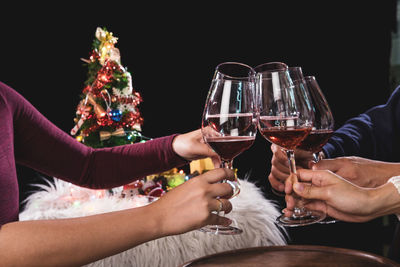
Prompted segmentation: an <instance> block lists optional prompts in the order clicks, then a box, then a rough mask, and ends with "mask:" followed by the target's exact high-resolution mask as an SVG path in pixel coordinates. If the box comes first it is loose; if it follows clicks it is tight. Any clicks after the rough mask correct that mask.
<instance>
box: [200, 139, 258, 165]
mask: <svg viewBox="0 0 400 267" xmlns="http://www.w3.org/2000/svg"><path fill="white" fill-rule="evenodd" d="M254 140H255V136H221V137H207V138H206V142H207V144H209V145H210V146H211V148H212V149H214V151H215V152H216V153H217V154H218V155H219V156H220V157H221V159H222V160H226V161H231V160H233V159H234V158H235V157H236V156H237V155H239V154H240V153H242V152H243V151H245V150H246V149H248V148H249V147H251V145H252V144H253V143H254Z"/></svg>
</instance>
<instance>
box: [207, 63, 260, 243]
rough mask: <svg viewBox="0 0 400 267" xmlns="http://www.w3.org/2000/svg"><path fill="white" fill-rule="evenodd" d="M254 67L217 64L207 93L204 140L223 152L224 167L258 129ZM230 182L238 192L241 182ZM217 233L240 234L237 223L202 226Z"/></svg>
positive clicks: (231, 161) (222, 163) (244, 148)
mask: <svg viewBox="0 0 400 267" xmlns="http://www.w3.org/2000/svg"><path fill="white" fill-rule="evenodd" d="M254 90H255V89H254V70H253V69H252V68H251V67H249V66H247V65H245V64H242V63H236V62H226V63H221V64H219V65H218V66H217V68H216V72H215V74H214V77H213V80H212V82H211V87H210V89H209V93H208V96H207V100H206V104H205V108H204V112H203V119H202V133H203V138H204V141H205V142H206V143H207V144H208V145H209V146H210V147H211V148H212V149H213V150H214V151H215V152H216V153H217V154H218V155H219V156H220V158H221V166H220V167H221V168H229V169H232V168H233V166H232V164H233V159H234V158H235V157H236V156H238V155H239V154H240V153H242V152H243V151H245V150H246V149H248V148H249V147H250V146H251V145H252V144H253V143H254V140H255V136H256V133H257V127H256V119H255V106H254V99H255V98H254ZM225 182H227V183H230V184H231V186H232V187H233V189H234V195H233V196H232V197H234V196H236V195H237V194H238V193H239V192H240V186H239V183H238V182H236V183H232V182H231V181H225ZM201 230H202V231H204V232H211V233H215V234H225V235H231V234H239V233H241V232H242V230H241V229H239V228H237V227H233V226H228V227H226V226H221V225H210V226H208V227H203V228H202V229H201Z"/></svg>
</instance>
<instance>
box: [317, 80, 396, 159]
mask: <svg viewBox="0 0 400 267" xmlns="http://www.w3.org/2000/svg"><path fill="white" fill-rule="evenodd" d="M399 130H400V86H399V87H397V88H396V90H395V91H394V92H393V93H392V95H391V96H390V98H389V100H388V101H387V103H386V104H384V105H379V106H375V107H373V108H371V109H369V110H368V111H366V112H365V113H363V114H361V115H359V116H357V117H355V118H352V119H350V120H348V121H347V122H346V123H345V124H344V125H343V126H342V127H340V128H339V129H337V130H336V131H335V132H334V134H333V136H332V137H331V139H330V140H329V141H328V143H327V144H326V145H325V146H324V148H323V151H324V153H325V155H326V157H328V158H334V157H340V156H360V157H364V158H369V159H376V160H382V161H392V162H393V161H400V132H399Z"/></svg>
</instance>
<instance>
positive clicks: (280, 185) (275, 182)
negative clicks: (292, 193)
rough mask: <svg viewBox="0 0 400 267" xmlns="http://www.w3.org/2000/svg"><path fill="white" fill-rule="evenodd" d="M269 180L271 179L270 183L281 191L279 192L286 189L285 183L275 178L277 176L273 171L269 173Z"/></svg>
mask: <svg viewBox="0 0 400 267" xmlns="http://www.w3.org/2000/svg"><path fill="white" fill-rule="evenodd" d="M268 180H269V183H270V184H271V186H272V187H273V188H274V189H275V190H277V191H279V192H283V191H284V190H285V185H284V183H282V182H280V181H278V180H277V179H276V178H275V176H274V175H272V173H270V174H269V176H268Z"/></svg>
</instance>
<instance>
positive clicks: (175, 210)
mask: <svg viewBox="0 0 400 267" xmlns="http://www.w3.org/2000/svg"><path fill="white" fill-rule="evenodd" d="M223 179H228V180H235V174H234V172H233V171H232V170H229V169H225V168H217V169H214V170H210V171H208V172H206V173H204V174H202V175H199V176H196V177H194V178H192V179H190V180H188V181H186V182H185V183H183V184H181V185H179V186H177V187H175V188H174V189H172V190H170V191H169V192H168V193H166V194H165V195H163V196H162V197H161V198H159V199H158V200H157V201H155V202H153V203H152V204H150V205H153V208H154V210H153V211H152V212H154V213H155V214H157V215H158V216H159V222H160V231H161V233H162V235H172V234H180V233H184V232H187V231H190V230H194V229H199V228H201V227H203V226H205V225H224V226H228V225H229V224H231V221H230V220H229V219H228V218H225V217H221V216H219V215H217V214H214V213H212V211H224V212H225V213H229V212H230V211H231V210H232V204H231V203H230V202H229V200H228V199H229V198H230V197H231V195H232V194H233V192H232V187H231V186H230V185H229V184H227V183H219V182H221V181H222V180H223ZM217 197H220V198H219V200H217ZM220 203H222V206H220ZM220 208H221V210H220Z"/></svg>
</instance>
